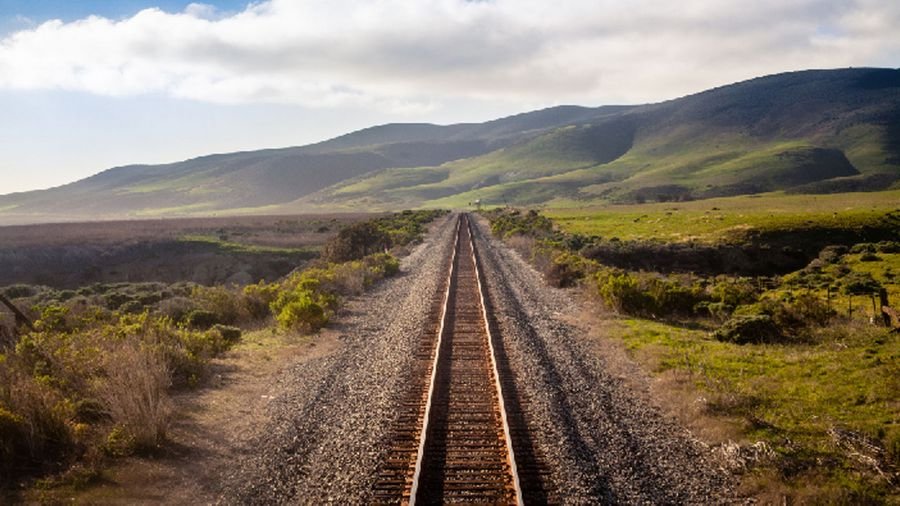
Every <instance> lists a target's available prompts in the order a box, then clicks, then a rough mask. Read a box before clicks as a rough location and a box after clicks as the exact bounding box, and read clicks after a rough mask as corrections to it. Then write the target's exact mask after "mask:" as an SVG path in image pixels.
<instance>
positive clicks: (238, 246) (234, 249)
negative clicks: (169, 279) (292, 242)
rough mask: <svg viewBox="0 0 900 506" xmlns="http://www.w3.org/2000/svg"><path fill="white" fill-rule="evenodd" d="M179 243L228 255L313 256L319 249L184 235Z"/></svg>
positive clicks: (209, 236) (210, 236) (211, 236)
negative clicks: (209, 246)
mask: <svg viewBox="0 0 900 506" xmlns="http://www.w3.org/2000/svg"><path fill="white" fill-rule="evenodd" d="M178 240H179V241H182V242H190V243H200V244H209V245H211V246H215V247H216V248H218V249H220V250H223V251H227V252H229V253H246V254H268V253H274V254H282V255H294V254H315V253H318V251H319V250H320V249H321V248H320V247H313V246H309V247H303V248H276V247H273V246H260V245H256V244H243V243H239V242H232V241H226V240H223V239H220V238H219V237H216V236H213V235H184V236H181V237H180V238H179V239H178Z"/></svg>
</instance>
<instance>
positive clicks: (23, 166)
mask: <svg viewBox="0 0 900 506" xmlns="http://www.w3.org/2000/svg"><path fill="white" fill-rule="evenodd" d="M898 26H900V2H897V1H896V0H755V1H752V2H748V1H746V0H735V1H731V0H682V1H679V2H673V1H671V0H630V1H628V2H623V1H621V0H556V1H553V2H547V1H546V0H262V1H255V2H247V1H237V0H217V1H208V2H205V3H190V2H185V1H177V0H106V1H101V0H0V194H6V193H11V192H19V191H26V190H32V189H39V188H47V187H51V186H57V185H60V184H64V183H68V182H71V181H75V180H78V179H81V178H84V177H87V176H90V175H92V174H95V173H97V172H100V171H102V170H104V169H107V168H110V167H114V166H119V165H126V164H132V163H166V162H172V161H178V160H183V159H187V158H190V157H194V156H201V155H205V154H210V153H218V152H230V151H240V150H250V149H261V148H268V147H284V146H296V145H303V144H308V143H311V142H316V141H320V140H324V139H328V138H331V137H334V136H337V135H341V134H343V133H347V132H350V131H353V130H357V129H360V128H364V127H368V126H372V125H376V124H382V123H389V122H429V123H439V124H447V123H456V122H477V121H486V120H490V119H495V118H498V117H502V116H507V115H511V114H516V113H519V112H525V111H529V110H535V109H540V108H544V107H550V106H554V105H560V104H578V105H586V106H598V105H608V104H636V103H648V102H657V101H661V100H667V99H671V98H676V97H679V96H683V95H686V94H690V93H695V92H699V91H702V90H704V89H708V88H711V87H714V86H720V85H724V84H729V83H732V82H737V81H741V80H744V79H749V78H753V77H758V76H761V75H767V74H773V73H778V72H785V71H792V70H802V69H808V68H839V67H851V66H852V67H863V66H874V67H892V68H895V67H897V66H898V65H900V35H898V32H897V30H898V29H897V27H898Z"/></svg>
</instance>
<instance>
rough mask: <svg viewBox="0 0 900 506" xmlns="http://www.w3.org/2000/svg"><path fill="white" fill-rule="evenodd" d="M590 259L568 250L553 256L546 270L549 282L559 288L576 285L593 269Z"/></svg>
mask: <svg viewBox="0 0 900 506" xmlns="http://www.w3.org/2000/svg"><path fill="white" fill-rule="evenodd" d="M591 263H593V262H591V261H590V260H587V259H585V258H584V257H582V256H581V255H576V254H573V253H569V252H566V251H563V252H558V253H557V254H556V255H554V256H553V258H552V260H551V261H550V262H549V264H548V265H547V268H546V270H545V271H544V277H545V278H546V280H547V282H548V283H550V284H551V285H553V286H555V287H558V288H566V287H570V286H575V284H576V283H578V281H579V280H581V279H582V278H584V277H585V275H587V273H588V272H589V271H590V270H591V267H590V266H589V264H591Z"/></svg>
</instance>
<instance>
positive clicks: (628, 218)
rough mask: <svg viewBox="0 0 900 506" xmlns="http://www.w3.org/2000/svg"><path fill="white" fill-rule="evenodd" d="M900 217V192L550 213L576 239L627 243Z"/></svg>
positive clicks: (731, 238) (734, 237)
mask: <svg viewBox="0 0 900 506" xmlns="http://www.w3.org/2000/svg"><path fill="white" fill-rule="evenodd" d="M891 212H895V214H900V190H893V191H886V192H875V193H864V194H860V193H843V194H835V195H786V194H783V193H768V194H762V195H759V196H739V197H726V198H716V199H708V200H696V201H691V202H677V203H672V202H668V203H652V204H633V205H603V206H596V207H587V208H581V209H565V208H559V209H547V210H546V211H545V214H546V215H547V216H548V217H550V218H552V219H553V220H554V221H555V222H556V223H557V224H558V225H559V227H560V228H561V229H563V230H565V231H566V232H570V233H578V234H585V235H598V236H600V237H603V238H606V239H610V238H613V237H618V238H619V239H622V240H636V239H644V240H647V239H653V240H660V241H672V242H683V241H692V240H693V241H700V242H704V243H709V244H713V243H716V242H722V241H725V242H740V241H742V240H743V239H744V238H746V237H747V235H748V234H749V233H751V232H754V231H757V232H759V231H774V230H790V229H804V228H831V227H837V228H858V227H864V226H867V225H873V224H877V223H879V222H880V221H881V220H883V219H884V217H885V215H887V214H888V213H891Z"/></svg>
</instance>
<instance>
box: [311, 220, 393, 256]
mask: <svg viewBox="0 0 900 506" xmlns="http://www.w3.org/2000/svg"><path fill="white" fill-rule="evenodd" d="M388 247H390V238H389V235H388V234H387V233H386V232H385V231H384V230H382V229H381V228H379V227H378V225H377V224H376V223H374V222H371V221H365V222H362V223H354V224H353V225H350V226H348V227H344V228H343V229H341V231H340V232H338V235H337V236H336V237H334V238H332V239H331V240H330V241H328V242H327V243H325V246H324V248H323V249H322V258H323V259H324V260H325V261H326V262H333V263H339V262H347V261H350V260H357V259H360V258H362V257H364V256H366V255H370V254H372V253H377V252H379V251H384V250H385V249H387V248H388Z"/></svg>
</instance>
